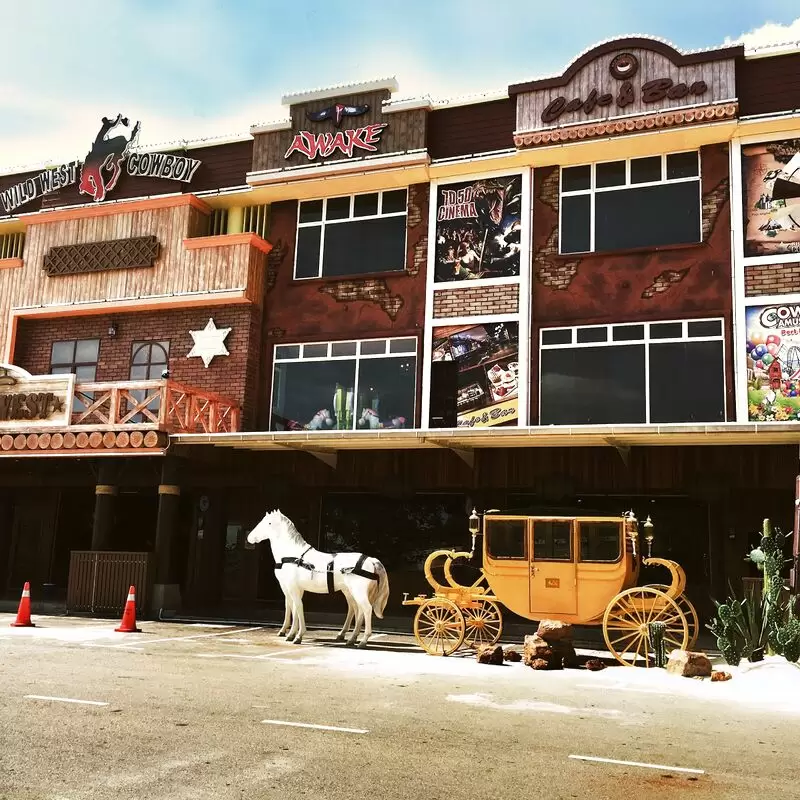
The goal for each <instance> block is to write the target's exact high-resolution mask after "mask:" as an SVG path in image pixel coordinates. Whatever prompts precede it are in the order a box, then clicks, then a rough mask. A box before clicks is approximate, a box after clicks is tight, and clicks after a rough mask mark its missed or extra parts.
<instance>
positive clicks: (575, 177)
mask: <svg viewBox="0 0 800 800" xmlns="http://www.w3.org/2000/svg"><path fill="white" fill-rule="evenodd" d="M591 185H592V168H591V166H589V165H588V164H586V165H584V166H581V167H566V168H564V169H562V170H561V191H562V192H577V191H580V190H582V189H588V188H589V187H590V186H591Z"/></svg>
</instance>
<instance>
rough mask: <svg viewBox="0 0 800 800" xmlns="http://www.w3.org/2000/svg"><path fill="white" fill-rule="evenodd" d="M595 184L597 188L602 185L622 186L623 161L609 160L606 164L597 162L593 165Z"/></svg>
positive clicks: (623, 174)
mask: <svg viewBox="0 0 800 800" xmlns="http://www.w3.org/2000/svg"><path fill="white" fill-rule="evenodd" d="M594 179H595V185H596V186H597V187H598V188H603V187H604V186H624V185H625V162H624V161H609V162H608V163H606V164H598V165H597V166H596V167H595V176H594Z"/></svg>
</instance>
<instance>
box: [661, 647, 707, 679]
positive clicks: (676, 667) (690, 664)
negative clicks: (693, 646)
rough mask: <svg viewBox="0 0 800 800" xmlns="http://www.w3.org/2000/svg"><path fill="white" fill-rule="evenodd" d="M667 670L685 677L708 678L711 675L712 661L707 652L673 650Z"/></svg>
mask: <svg viewBox="0 0 800 800" xmlns="http://www.w3.org/2000/svg"><path fill="white" fill-rule="evenodd" d="M667 672H671V673H672V674H673V675H682V676H683V677H684V678H708V677H709V676H710V675H711V662H710V661H709V660H708V656H707V655H706V654H705V653H693V652H690V651H688V650H673V651H672V652H671V653H670V654H669V661H668V662H667Z"/></svg>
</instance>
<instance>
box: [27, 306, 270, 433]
mask: <svg viewBox="0 0 800 800" xmlns="http://www.w3.org/2000/svg"><path fill="white" fill-rule="evenodd" d="M209 317H211V318H212V319H213V320H214V323H215V324H216V326H217V327H218V328H228V327H230V328H232V330H231V332H230V333H229V334H228V337H227V338H226V339H225V347H226V348H227V349H228V352H229V353H230V355H229V356H217V357H215V358H214V359H213V360H212V362H211V364H210V365H209V367H208V369H206V368H205V366H204V365H203V361H202V359H200V358H187V357H186V356H187V354H188V353H189V351H190V350H191V349H192V346H193V344H194V343H193V340H192V337H191V336H190V334H189V331H190V330H200V329H201V328H204V327H205V325H206V323H207V322H208V318H209ZM112 319H113V320H114V321H115V322H116V325H117V335H116V336H113V337H112V336H109V335H108V328H109V324H110V322H111V320H112ZM260 327H261V316H260V312H259V310H258V309H257V308H255V307H254V306H250V305H232V306H213V307H207V308H183V309H181V308H177V309H169V310H165V311H153V312H149V311H148V312H142V313H127V314H114V315H113V316H112V315H109V316H105V315H100V316H86V317H78V316H75V317H63V318H60V319H43V320H36V319H23V320H20V322H19V327H18V330H17V339H16V349H15V353H14V359H13V361H14V363H15V364H17V365H18V366H20V367H23V368H24V369H27V370H28V371H29V372H32V373H33V374H39V375H41V374H46V373H48V372H49V370H50V354H51V346H52V343H53V342H57V341H61V340H66V339H94V338H98V339H100V356H99V360H98V364H97V380H98V381H101V382H106V381H126V380H128V379H129V376H130V362H131V354H132V347H133V343H134V342H141V341H150V340H156V341H169V369H170V377H171V378H172V379H173V380H175V381H178V382H179V383H184V384H186V385H187V386H195V387H198V388H200V389H206V390H208V391H212V392H217V393H218V394H221V395H223V396H225V397H228V398H230V399H232V400H235V401H236V402H237V403H238V404H239V405H240V406H241V407H242V408H243V410H244V424H245V425H247V424H248V421H250V420H252V419H254V416H255V410H256V406H257V403H258V392H259V388H260V387H259V382H258V353H259V337H260Z"/></svg>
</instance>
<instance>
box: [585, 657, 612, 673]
mask: <svg viewBox="0 0 800 800" xmlns="http://www.w3.org/2000/svg"><path fill="white" fill-rule="evenodd" d="M583 666H584V667H586V669H588V670H589V671H590V672H599V671H600V670H601V669H605V668H606V665H605V663H604V662H603V661H601V660H600V659H599V658H590V659H589V660H588V661H587V662H586V663H585V664H584V665H583Z"/></svg>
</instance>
